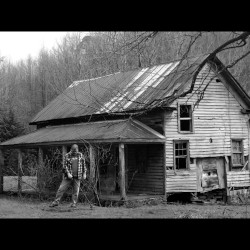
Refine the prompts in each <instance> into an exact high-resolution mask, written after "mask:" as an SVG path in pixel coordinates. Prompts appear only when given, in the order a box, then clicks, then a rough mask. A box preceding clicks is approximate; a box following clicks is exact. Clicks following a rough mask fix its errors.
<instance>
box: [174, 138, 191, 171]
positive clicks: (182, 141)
mask: <svg viewBox="0 0 250 250" xmlns="http://www.w3.org/2000/svg"><path fill="white" fill-rule="evenodd" d="M177 143H187V149H186V150H187V155H186V157H185V158H186V168H185V169H183V168H181V169H177V168H176V163H175V160H176V158H184V157H180V156H176V155H175V145H176V144H177ZM173 150H174V152H173V156H174V157H173V158H174V170H175V171H187V170H190V154H189V140H173Z"/></svg>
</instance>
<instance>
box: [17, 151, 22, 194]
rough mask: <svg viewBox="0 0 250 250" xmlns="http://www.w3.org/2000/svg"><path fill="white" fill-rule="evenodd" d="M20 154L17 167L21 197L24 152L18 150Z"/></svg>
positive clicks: (18, 188)
mask: <svg viewBox="0 0 250 250" xmlns="http://www.w3.org/2000/svg"><path fill="white" fill-rule="evenodd" d="M17 154H18V167H17V174H18V181H17V191H18V195H19V196H20V195H21V193H22V161H23V158H22V151H21V150H20V149H18V150H17Z"/></svg>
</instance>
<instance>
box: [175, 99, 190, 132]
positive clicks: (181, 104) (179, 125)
mask: <svg viewBox="0 0 250 250" xmlns="http://www.w3.org/2000/svg"><path fill="white" fill-rule="evenodd" d="M177 105H178V106H177V110H178V112H177V119H178V133H181V134H190V133H194V112H193V103H178V104H177ZM183 105H184V106H191V116H190V117H188V118H181V117H180V114H181V113H180V108H181V106H183ZM184 120H189V121H190V122H191V126H190V128H191V129H190V131H181V121H184Z"/></svg>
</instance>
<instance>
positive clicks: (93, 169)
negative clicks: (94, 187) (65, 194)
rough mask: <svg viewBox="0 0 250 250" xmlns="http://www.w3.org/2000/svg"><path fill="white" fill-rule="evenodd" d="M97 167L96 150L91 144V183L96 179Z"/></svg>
mask: <svg viewBox="0 0 250 250" xmlns="http://www.w3.org/2000/svg"><path fill="white" fill-rule="evenodd" d="M95 169H96V150H95V148H94V147H93V146H92V145H89V180H90V182H91V183H93V182H94V180H95Z"/></svg>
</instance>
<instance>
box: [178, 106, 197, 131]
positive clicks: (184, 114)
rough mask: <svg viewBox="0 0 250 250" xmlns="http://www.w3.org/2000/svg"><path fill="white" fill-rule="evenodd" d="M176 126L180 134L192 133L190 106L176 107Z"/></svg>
mask: <svg viewBox="0 0 250 250" xmlns="http://www.w3.org/2000/svg"><path fill="white" fill-rule="evenodd" d="M178 125H179V127H178V128H179V129H178V130H179V132H181V133H188V132H189V133H190V132H193V114H192V105H185V104H179V105H178Z"/></svg>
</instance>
